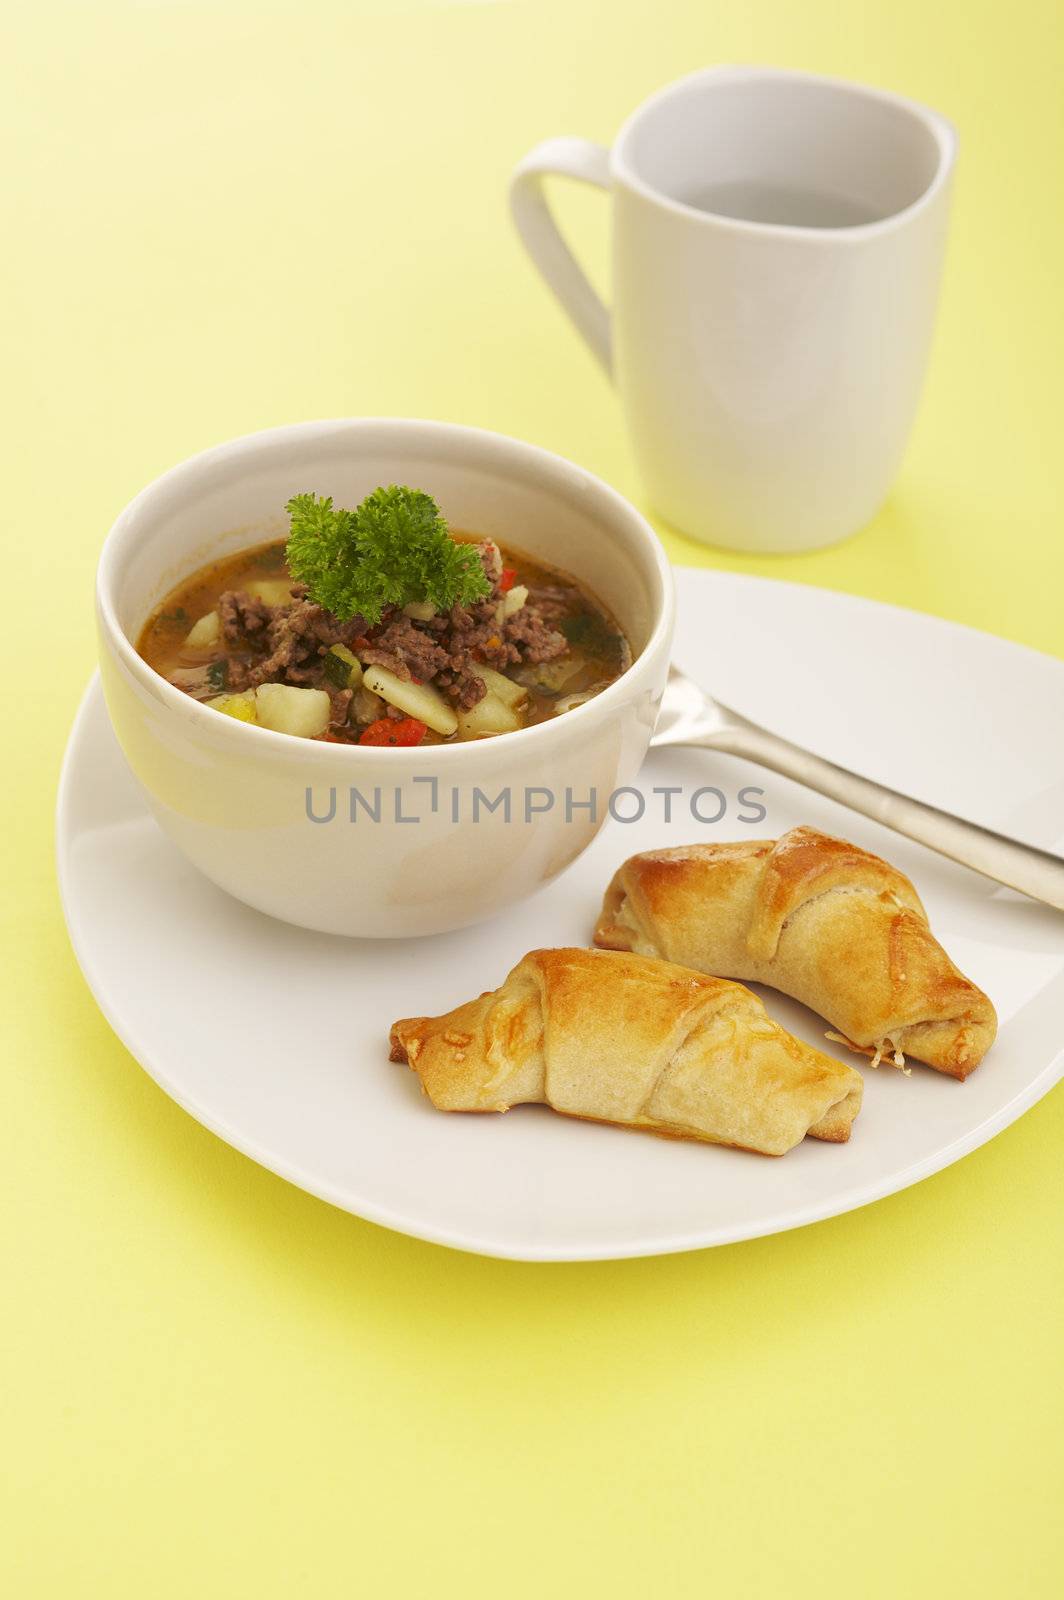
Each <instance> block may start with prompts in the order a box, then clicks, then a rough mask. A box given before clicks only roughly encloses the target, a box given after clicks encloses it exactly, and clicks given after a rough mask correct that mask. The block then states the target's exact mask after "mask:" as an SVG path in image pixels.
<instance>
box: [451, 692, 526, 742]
mask: <svg viewBox="0 0 1064 1600" xmlns="http://www.w3.org/2000/svg"><path fill="white" fill-rule="evenodd" d="M522 726H523V723H522V720H521V717H520V715H519V713H518V712H517V711H516V710H515V709H514V708H513V706H507V705H503V703H502V701H501V700H500V699H499V697H498V695H495V694H492V693H491V692H490V691H489V692H488V693H487V694H486V695H485V696H484V698H483V700H478V701H477V703H476V705H475V706H472V707H471V708H470V709H469V710H468V711H460V712H459V713H458V734H459V737H460V738H462V739H479V738H482V737H483V735H484V734H488V733H513V732H514V731H515V730H516V729H517V728H520V727H522Z"/></svg>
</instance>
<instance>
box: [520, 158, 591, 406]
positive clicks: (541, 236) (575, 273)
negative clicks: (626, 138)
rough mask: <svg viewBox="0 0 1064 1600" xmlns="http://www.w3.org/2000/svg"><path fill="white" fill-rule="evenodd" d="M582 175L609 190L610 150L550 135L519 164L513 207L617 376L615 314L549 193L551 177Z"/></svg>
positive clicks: (557, 287) (580, 326)
mask: <svg viewBox="0 0 1064 1600" xmlns="http://www.w3.org/2000/svg"><path fill="white" fill-rule="evenodd" d="M551 176H553V177H563V178H576V180H577V181H578V182H579V183H593V184H595V185H597V187H598V188H600V189H605V190H606V191H607V192H608V191H609V189H610V188H611V182H610V153H609V151H608V150H604V149H603V148H602V146H601V145H598V144H592V142H591V140H590V139H576V138H560V139H545V140H544V141H543V143H542V144H537V145H536V147H535V149H534V150H530V151H529V152H528V155H527V156H525V158H524V160H523V161H521V162H520V163H519V164H518V166H517V167H515V168H514V175H513V178H512V179H511V181H510V211H511V214H512V216H513V219H514V222H515V224H516V226H517V231H518V233H519V234H520V235H521V238H522V240H523V242H524V246H525V249H526V250H527V251H528V253H529V255H530V256H531V257H532V260H533V261H534V263H535V265H536V266H537V267H538V268H539V270H540V272H541V273H542V275H543V277H544V279H545V280H546V282H547V285H548V287H549V288H551V289H553V290H554V293H555V294H556V295H557V296H558V299H559V300H560V301H561V303H562V306H563V308H564V309H565V310H566V311H567V312H568V313H569V316H570V318H571V320H572V322H573V324H574V326H575V327H576V329H577V332H578V333H582V334H583V336H584V338H585V339H586V340H587V343H588V344H589V345H590V346H591V351H592V354H594V355H595V356H597V357H598V359H599V361H600V362H601V364H602V366H603V368H604V369H605V372H606V376H607V377H612V376H613V355H612V350H611V339H610V314H609V312H608V311H607V310H606V307H605V306H604V305H603V303H602V301H601V300H600V299H599V297H598V295H597V294H596V293H595V291H594V289H593V288H592V287H591V285H590V283H589V282H588V280H587V277H586V275H585V273H584V269H583V268H582V267H581V266H580V264H579V262H578V261H577V259H576V257H575V256H574V255H573V253H572V251H571V250H570V249H569V246H568V245H567V244H566V242H565V240H564V239H563V238H562V236H561V233H560V232H559V231H558V225H557V223H556V222H555V220H554V217H553V216H552V214H551V209H550V207H549V206H548V204H547V199H546V196H545V194H544V192H543V179H544V178H545V177H551Z"/></svg>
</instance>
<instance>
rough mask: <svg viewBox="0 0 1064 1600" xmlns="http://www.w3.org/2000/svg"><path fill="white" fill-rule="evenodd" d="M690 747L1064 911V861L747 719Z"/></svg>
mask: <svg viewBox="0 0 1064 1600" xmlns="http://www.w3.org/2000/svg"><path fill="white" fill-rule="evenodd" d="M732 716H733V717H734V713H733V714H732ZM685 742H686V741H685ZM691 742H692V743H696V744H699V745H704V746H706V747H709V748H712V749H714V750H725V751H727V752H728V753H729V754H731V755H737V756H746V757H748V758H749V759H750V760H752V761H756V762H757V763H758V764H759V765H760V766H763V767H768V768H769V769H770V770H771V771H773V772H780V773H782V774H783V776H784V777H786V778H794V779H795V780H796V781H797V782H798V783H804V784H805V785H806V787H807V788H809V789H815V790H816V792H817V793H818V794H823V795H827V796H828V798H829V799H830V800H838V801H839V802H840V803H841V804H842V805H844V806H849V807H850V808H851V809H852V810H854V811H860V812H861V813H862V815H863V816H866V817H873V818H874V819H875V821H876V822H881V823H882V824H883V825H884V827H887V828H893V829H894V831H895V833H903V834H905V835H906V837H907V838H910V839H916V840H918V841H919V843H920V844H924V845H928V846H929V847H930V848H931V849H932V850H937V851H938V852H939V854H940V855H944V856H949V857H950V859H951V860H953V861H959V862H960V863H961V865H962V866H965V867H972V868H974V870H975V871H976V872H981V873H982V874H983V875H984V877H987V878H993V879H995V880H996V881H997V882H998V883H1004V884H1006V885H1007V886H1008V887H1009V888H1010V889H1018V890H1020V892H1021V893H1022V894H1026V895H1030V897H1031V899H1032V900H1041V901H1042V902H1044V904H1045V905H1047V906H1053V907H1054V908H1055V909H1056V910H1057V911H1064V861H1062V860H1061V859H1060V857H1059V856H1054V855H1050V853H1049V852H1048V851H1046V850H1038V849H1036V848H1035V847H1034V846H1033V845H1027V844H1020V842H1019V841H1018V840H1016V839H1007V838H1006V837H1005V835H1004V834H1000V833H995V832H994V831H993V830H992V829H991V828H981V827H980V826H979V825H978V824H977V823H974V822H965V821H964V820H963V819H962V818H961V817H955V816H953V815H952V814H951V813H950V812H948V811H940V810H939V809H938V807H937V806H928V805H924V803H923V802H922V801H920V800H912V799H910V798H909V796H908V795H904V794H899V793H898V792H897V790H895V789H888V788H887V787H886V786H885V785H884V784H881V783H873V782H872V781H871V779H869V778H861V777H858V775H857V773H855V772H848V771H847V770H846V768H845V767H837V766H836V765H835V764H834V762H832V761H824V760H823V759H822V758H821V757H820V756H815V755H813V754H812V753H811V752H810V751H808V750H803V749H802V748H801V747H800V746H799V745H796V744H791V743H790V742H789V741H788V740H786V739H780V738H778V737H777V735H776V734H774V733H769V732H768V730H767V729H765V728H760V727H758V726H757V724H756V723H752V722H747V721H746V720H745V719H744V718H740V717H734V720H731V718H729V721H728V723H727V724H726V725H725V726H724V727H720V728H716V729H714V730H713V732H712V733H709V734H706V735H704V736H703V737H701V738H699V739H697V740H692V741H691Z"/></svg>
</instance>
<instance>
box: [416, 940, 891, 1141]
mask: <svg viewBox="0 0 1064 1600" xmlns="http://www.w3.org/2000/svg"><path fill="white" fill-rule="evenodd" d="M391 1044H392V1060H393V1061H406V1062H408V1063H409V1064H410V1066H411V1067H413V1069H414V1071H415V1072H416V1073H417V1074H418V1076H419V1078H420V1079H421V1085H422V1088H423V1089H424V1091H425V1093H426V1094H427V1095H428V1097H429V1099H430V1100H431V1101H432V1103H433V1105H434V1106H435V1107H436V1108H437V1109H438V1110H440V1111H507V1110H509V1108H510V1107H511V1106H513V1105H518V1104H521V1103H527V1102H533V1103H536V1104H542V1105H548V1106H552V1107H553V1109H554V1110H555V1111H560V1112H562V1113H563V1114H564V1115H565V1116H569V1117H583V1118H586V1119H589V1120H591V1121H594V1122H610V1123H616V1124H618V1125H620V1126H622V1127H626V1128H639V1129H644V1130H645V1131H647V1132H649V1133H658V1134H664V1135H666V1136H668V1137H671V1138H674V1139H697V1140H702V1141H704V1142H705V1143H707V1144H727V1145H736V1146H738V1147H739V1148H740V1149H743V1150H756V1151H760V1152H761V1153H762V1154H764V1155H773V1156H778V1155H783V1154H784V1152H785V1151H787V1150H790V1149H791V1147H792V1146H793V1145H796V1144H798V1143H799V1142H800V1141H801V1140H802V1139H804V1137H805V1135H806V1134H807V1133H809V1134H812V1135H813V1137H814V1138H815V1139H827V1140H830V1141H832V1142H833V1143H842V1142H844V1141H845V1140H846V1139H848V1138H849V1137H850V1125H851V1123H852V1122H853V1119H854V1117H855V1116H856V1115H857V1112H858V1110H859V1109H860V1105H861V1092H862V1087H863V1085H862V1081H861V1075H860V1073H858V1072H855V1071H854V1070H853V1068H852V1067H848V1066H844V1065H843V1064H842V1063H841V1062H839V1061H834V1060H832V1058H831V1057H830V1056H826V1055H824V1054H822V1052H821V1051H819V1050H815V1049H813V1048H812V1046H810V1045H807V1044H803V1043H802V1042H801V1041H800V1040H799V1039H795V1038H792V1036H791V1035H790V1034H789V1033H786V1032H785V1031H784V1030H783V1029H782V1028H781V1027H779V1026H778V1025H777V1024H776V1023H775V1022H773V1021H772V1019H771V1018H770V1017H769V1015H768V1013H767V1012H766V1011H765V1008H764V1006H763V1005H762V1004H761V1001H760V1000H758V998H757V997H756V995H753V994H751V993H750V991H749V990H748V989H744V988H742V987H741V985H739V984H737V983H725V982H723V981H722V980H720V979H719V978H709V977H706V976H704V975H703V974H701V973H697V972H690V971H688V970H687V969H686V968H684V967H674V966H671V965H669V964H668V963H667V962H663V961H652V960H648V959H647V958H646V957H644V956H637V955H623V954H618V953H614V952H607V951H601V950H533V951H532V952H531V954H529V955H527V956H525V957H524V959H523V960H521V961H519V962H518V964H517V966H516V967H514V969H513V971H512V972H511V973H510V975H509V977H508V978H507V979H506V982H505V983H503V984H502V985H501V987H500V988H498V989H493V990H492V991H491V992H490V993H489V994H482V995H481V996H480V998H479V999H478V1000H470V1001H468V1002H467V1003H466V1004H465V1005H462V1006H458V1007H456V1009H455V1010H454V1011H448V1012H447V1013H445V1015H444V1016H442V1017H407V1018H406V1019H404V1020H403V1021H401V1022H397V1023H396V1024H395V1025H394V1027H393V1028H392V1033H391Z"/></svg>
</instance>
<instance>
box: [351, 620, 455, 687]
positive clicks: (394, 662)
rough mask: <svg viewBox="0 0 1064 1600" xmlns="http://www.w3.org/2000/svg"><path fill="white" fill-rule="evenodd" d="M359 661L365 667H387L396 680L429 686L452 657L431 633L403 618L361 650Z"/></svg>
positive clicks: (381, 632)
mask: <svg viewBox="0 0 1064 1600" xmlns="http://www.w3.org/2000/svg"><path fill="white" fill-rule="evenodd" d="M434 631H435V630H434ZM359 660H360V661H361V662H362V664H363V666H378V667H387V669H388V671H389V672H394V673H395V674H396V676H397V677H400V678H417V679H418V681H419V682H420V683H428V682H429V680H430V678H434V677H435V676H436V674H437V672H440V671H441V670H442V669H443V668H444V667H446V666H447V664H448V662H449V661H450V655H449V654H448V652H447V650H445V649H444V648H443V647H442V646H441V645H439V644H437V643H436V640H435V639H434V638H433V634H432V633H431V632H429V631H427V630H426V629H425V628H423V627H419V626H418V624H417V623H416V622H412V621H411V619H410V618H409V617H404V616H402V615H400V616H398V617H396V618H395V620H394V622H388V623H386V624H385V626H384V627H383V628H382V630H381V631H380V632H379V633H378V634H376V635H375V636H374V637H373V639H372V642H371V643H370V644H369V645H364V646H363V647H362V649H361V651H360V652H359Z"/></svg>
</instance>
